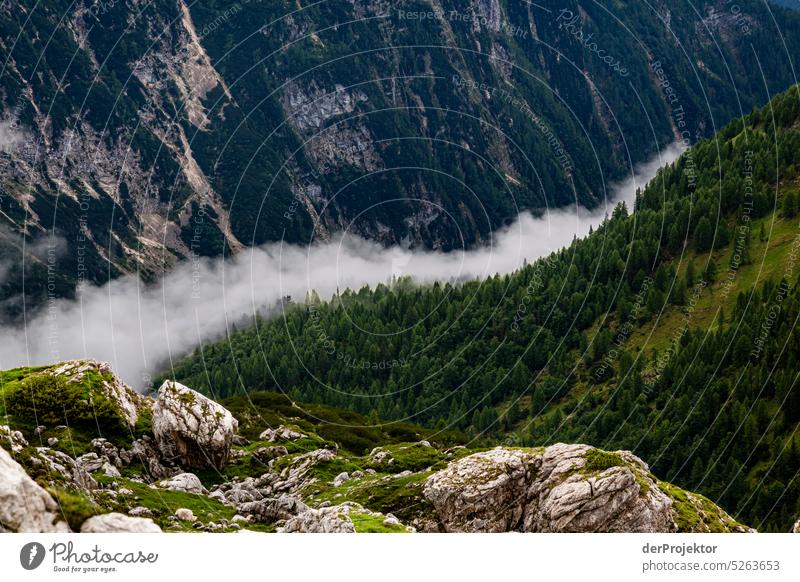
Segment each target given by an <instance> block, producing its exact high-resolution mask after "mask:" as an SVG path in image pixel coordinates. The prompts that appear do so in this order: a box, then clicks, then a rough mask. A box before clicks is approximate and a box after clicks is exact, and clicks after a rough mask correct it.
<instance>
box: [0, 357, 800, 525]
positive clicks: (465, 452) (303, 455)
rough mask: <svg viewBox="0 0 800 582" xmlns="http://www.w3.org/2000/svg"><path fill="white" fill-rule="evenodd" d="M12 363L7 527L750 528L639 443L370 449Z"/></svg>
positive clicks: (59, 370)
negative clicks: (641, 453)
mask: <svg viewBox="0 0 800 582" xmlns="http://www.w3.org/2000/svg"><path fill="white" fill-rule="evenodd" d="M0 374H2V383H1V384H0V390H2V392H3V394H2V396H3V399H2V401H3V402H4V403H5V405H4V406H5V410H4V411H2V412H3V416H5V418H7V419H8V420H7V422H8V423H9V424H8V425H5V426H0V441H1V442H0V444H2V447H3V448H0V531H11V532H68V531H76V532H77V531H80V532H160V531H164V530H167V531H220V532H231V531H240V530H254V531H278V532H337V533H345V532H349V533H354V532H415V531H420V532H511V531H516V532H745V531H750V530H749V528H747V527H745V526H743V525H741V524H739V523H737V522H736V521H735V520H734V519H733V518H731V517H730V516H729V515H728V514H727V513H725V512H724V511H723V510H722V509H720V508H719V507H717V506H716V505H714V504H713V503H712V502H711V501H709V500H708V499H706V498H704V497H702V496H700V495H696V494H693V493H690V492H687V491H684V490H682V489H680V488H678V487H675V486H673V485H670V484H668V483H664V482H662V481H659V480H658V479H656V478H655V477H654V476H653V475H652V474H650V472H649V469H648V466H647V465H646V464H645V463H644V462H643V461H642V460H641V459H639V458H637V457H636V456H634V455H632V454H631V453H629V452H626V451H618V452H605V451H601V450H599V449H596V448H593V447H590V446H587V445H574V444H573V445H566V444H556V445H552V446H549V447H542V448H530V449H528V448H524V449H523V448H504V447H497V448H493V449H488V450H486V449H483V450H480V449H468V448H466V447H464V446H449V447H448V446H444V445H441V446H440V445H438V444H431V442H428V441H427V440H420V441H418V442H397V439H398V438H400V437H399V436H398V435H394V437H391V438H390V437H388V436H387V438H386V443H385V444H383V445H382V446H377V447H373V448H372V450H371V451H370V452H369V453H367V454H364V453H365V452H366V451H353V450H348V449H346V448H345V447H343V446H340V444H339V443H338V442H336V441H335V440H331V439H330V438H325V437H323V436H320V434H319V433H318V432H317V431H318V428H317V427H315V425H314V424H313V423H312V422H309V420H308V418H304V416H303V415H302V414H300V413H299V409H298V414H297V415H296V416H294V415H292V414H287V413H286V410H285V409H281V412H280V413H276V412H275V411H274V410H264V409H263V408H262V409H260V408H259V407H258V406H256V405H253V406H252V407H251V408H250V409H247V408H245V409H243V411H242V412H240V413H239V414H238V416H239V418H236V417H235V416H234V414H232V413H231V412H230V411H229V410H227V409H226V408H225V407H223V406H222V405H220V404H219V403H217V402H214V401H212V400H210V399H208V398H206V397H205V396H203V395H201V394H199V393H197V392H195V391H193V390H191V389H190V388H187V387H186V386H182V385H180V384H178V383H174V382H165V383H164V385H163V386H161V388H160V390H159V391H158V394H157V395H156V397H155V398H151V397H149V396H141V395H139V394H137V393H136V392H135V391H133V390H132V389H130V388H129V387H128V386H126V385H125V384H124V383H122V382H121V381H120V380H119V379H118V378H117V377H116V376H115V375H114V373H113V371H112V370H111V368H110V367H109V366H108V365H107V364H103V363H99V362H94V361H85V360H81V361H72V362H66V363H63V364H60V365H58V366H53V367H48V368H38V369H30V368H28V369H17V370H10V371H7V372H2V373H0ZM62 411H63V412H62ZM240 423H241V424H242V426H243V427H244V428H245V432H246V433H247V434H248V435H249V438H247V437H246V436H244V435H242V434H240V431H239V429H240ZM344 430H351V432H352V434H355V435H358V437H359V438H363V439H365V440H364V442H369V441H368V436H369V435H368V434H367V432H368V431H366V430H362V429H359V428H353V429H346V428H345V429H344ZM362 433H363V434H362ZM402 436H408V435H407V434H403V435H402ZM431 440H434V441H435V439H433V438H431ZM348 442H349V441H348ZM354 442H355V441H354ZM348 446H349V447H350V448H351V449H352V448H355V445H353V444H349V445H348ZM359 452H361V453H362V454H359ZM796 529H797V527H796Z"/></svg>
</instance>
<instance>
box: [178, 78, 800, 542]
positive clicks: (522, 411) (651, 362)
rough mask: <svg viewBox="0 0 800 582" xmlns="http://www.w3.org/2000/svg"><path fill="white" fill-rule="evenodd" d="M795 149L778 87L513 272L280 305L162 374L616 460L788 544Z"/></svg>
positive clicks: (795, 418)
mask: <svg viewBox="0 0 800 582" xmlns="http://www.w3.org/2000/svg"><path fill="white" fill-rule="evenodd" d="M798 152H800V90H798V88H797V87H795V88H793V89H791V90H790V91H788V92H786V93H785V94H782V95H780V96H778V97H776V98H775V99H774V100H773V101H772V102H771V103H770V104H769V105H768V106H767V107H766V108H764V109H763V110H759V111H756V112H754V113H753V114H751V115H749V116H748V117H747V118H746V119H745V120H743V121H736V122H734V123H732V124H730V125H729V126H728V127H726V128H725V129H723V130H722V131H721V132H720V134H719V135H718V136H717V137H716V138H715V139H713V140H707V141H703V142H701V143H699V144H698V145H696V146H695V147H693V148H692V149H691V150H689V151H688V152H687V153H686V154H684V155H683V156H682V157H681V158H680V159H679V160H678V161H676V162H675V163H674V164H673V165H671V166H670V167H667V168H665V169H663V170H662V171H661V172H660V173H659V175H658V176H657V178H656V179H655V180H653V181H652V182H651V183H650V184H649V185H648V186H647V187H646V188H645V189H644V191H643V192H641V193H640V194H639V196H638V198H637V207H636V212H635V214H633V215H629V214H628V212H627V209H626V208H625V207H624V206H619V207H618V208H617V209H616V210H615V211H614V213H613V215H612V216H611V217H610V218H609V219H608V220H607V221H606V222H605V223H604V224H603V225H602V226H601V227H600V228H599V229H598V230H597V231H595V232H594V233H593V234H592V235H590V236H589V237H587V238H586V239H583V240H578V241H576V242H575V243H574V244H573V245H571V246H570V247H569V248H567V249H564V250H562V251H561V252H559V253H556V254H554V255H552V256H549V257H546V258H544V259H542V260H540V261H537V262H536V263H534V264H532V265H529V266H527V267H525V268H523V269H522V270H520V271H519V272H518V273H515V274H513V275H509V276H505V277H493V278H491V279H488V280H485V281H476V282H471V283H465V284H463V285H452V284H437V285H434V286H433V287H417V286H415V285H414V284H413V282H410V281H404V280H401V281H398V282H395V283H394V284H393V285H392V286H390V287H386V286H381V287H378V288H377V289H375V290H372V291H370V290H367V289H364V290H361V291H358V292H353V291H349V290H348V291H345V292H343V293H342V294H341V295H339V296H336V297H335V298H334V299H333V300H332V301H331V302H329V303H320V302H319V301H318V300H316V299H314V298H309V303H308V304H305V305H293V304H287V305H285V306H284V313H283V316H282V317H281V318H279V319H277V320H273V321H264V320H257V321H256V325H255V326H253V327H251V328H249V329H245V330H240V331H238V332H235V333H233V334H232V335H231V336H230V337H229V338H227V340H226V341H224V342H220V343H217V344H212V345H209V346H203V347H202V349H198V350H196V352H195V353H194V354H193V355H191V356H190V357H188V358H186V359H185V360H184V361H182V362H179V363H178V364H177V365H176V366H175V368H174V369H173V370H172V371H170V372H169V376H170V377H173V376H174V377H175V378H177V379H179V380H180V381H184V382H187V383H189V384H190V385H193V386H196V387H198V388H199V389H202V390H205V391H208V392H210V393H212V394H216V395H226V394H231V393H239V392H242V391H247V392H249V391H252V390H276V391H277V390H279V391H283V392H286V393H288V394H290V395H291V396H292V397H294V398H297V399H298V400H303V401H315V402H325V403H329V404H334V405H336V406H341V407H349V408H353V409H354V410H358V411H360V412H362V413H365V414H366V413H369V412H370V411H371V410H374V411H375V413H376V414H377V415H378V416H381V417H385V418H390V419H395V420H401V419H402V420H406V419H411V420H413V421H415V422H420V423H423V424H427V425H431V426H441V427H445V426H450V427H457V428H459V429H463V430H467V431H468V432H470V433H471V434H476V435H479V434H510V435H511V436H510V438H512V440H513V442H518V443H521V444H525V445H544V444H547V443H552V442H557V441H564V442H590V443H592V444H596V445H598V446H603V447H606V448H609V447H612V448H625V449H630V450H632V451H633V452H634V453H635V454H639V455H641V456H642V457H643V458H648V459H650V461H651V462H652V463H653V467H654V470H655V471H656V472H657V473H659V472H660V473H663V474H664V475H666V476H667V477H668V478H669V479H671V480H672V481H674V482H676V483H678V484H679V485H681V486H685V487H694V488H697V489H698V490H700V491H701V492H703V493H706V494H708V495H709V496H710V497H711V498H712V499H714V500H715V501H717V502H719V503H721V504H722V505H723V506H724V507H727V508H729V509H731V510H733V511H735V512H737V513H736V515H740V516H742V518H743V519H744V520H745V521H747V522H749V523H752V524H754V525H755V526H756V527H758V528H761V527H762V526H763V527H766V528H768V529H777V530H779V531H786V530H788V528H789V526H790V525H791V524H790V519H791V516H793V515H797V514H798V513H800V507H797V500H798V495H797V492H798V487H800V482H798V475H797V473H796V471H797V467H798V466H800V464H798V460H800V438H798V435H797V430H798V426H799V425H798V423H799V422H800V414H799V413H800V405H799V404H800V397H798V393H797V390H796V387H795V384H796V381H797V367H796V363H797V359H798V355H799V353H800V352H799V350H800V346H799V345H798V342H797V337H798V336H797V333H796V320H797V316H798V313H799V312H800V307H799V306H800V293H798V289H797V282H798V275H799V273H798V270H797V260H798V256H800V233H798V222H797V221H798V195H800V184H798V168H799V167H800V166H799V164H800V158H798ZM762 522H763V523H762Z"/></svg>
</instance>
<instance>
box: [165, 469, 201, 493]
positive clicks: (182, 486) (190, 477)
mask: <svg viewBox="0 0 800 582" xmlns="http://www.w3.org/2000/svg"><path fill="white" fill-rule="evenodd" d="M158 486H159V487H160V488H161V489H167V490H168V491H180V492H182V493H194V494H197V495H203V494H205V493H208V492H207V491H206V488H205V487H203V484H202V483H201V482H200V479H199V478H198V477H197V475H195V474H194V473H181V474H179V475H175V476H174V477H171V478H169V479H165V480H163V481H159V483H158Z"/></svg>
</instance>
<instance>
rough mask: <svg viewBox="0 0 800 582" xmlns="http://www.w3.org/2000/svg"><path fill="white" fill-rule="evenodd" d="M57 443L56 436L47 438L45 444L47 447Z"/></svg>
mask: <svg viewBox="0 0 800 582" xmlns="http://www.w3.org/2000/svg"><path fill="white" fill-rule="evenodd" d="M57 444H58V439H57V438H56V437H50V438H49V439H47V446H48V447H54V446H56V445H57Z"/></svg>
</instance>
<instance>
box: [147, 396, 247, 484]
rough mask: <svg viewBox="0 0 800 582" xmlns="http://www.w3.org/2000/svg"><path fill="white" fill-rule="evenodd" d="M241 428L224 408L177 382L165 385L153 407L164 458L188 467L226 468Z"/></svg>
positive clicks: (158, 440) (157, 435)
mask: <svg viewBox="0 0 800 582" xmlns="http://www.w3.org/2000/svg"><path fill="white" fill-rule="evenodd" d="M238 426H239V423H238V422H237V420H236V419H235V418H233V415H231V413H230V412H228V411H227V410H226V409H225V408H224V407H223V406H221V405H219V404H217V403H216V402H214V401H213V400H209V399H208V398H206V397H205V396H203V395H202V394H200V393H198V392H195V391H194V390H192V389H191V388H187V387H186V386H184V385H182V384H178V383H177V382H172V381H166V382H164V384H163V385H162V386H161V388H160V389H159V391H158V398H157V399H156V402H155V404H154V405H153V434H154V436H155V438H156V442H157V443H158V448H159V450H160V451H161V454H162V455H164V456H165V457H166V458H168V459H176V460H177V461H178V462H179V463H180V464H182V465H183V466H186V467H191V468H197V469H203V468H206V467H211V468H215V469H221V468H222V467H224V466H225V464H226V463H227V461H228V457H229V456H230V451H231V444H232V441H233V436H234V435H235V434H236V431H237V429H238Z"/></svg>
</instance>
